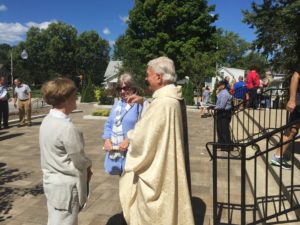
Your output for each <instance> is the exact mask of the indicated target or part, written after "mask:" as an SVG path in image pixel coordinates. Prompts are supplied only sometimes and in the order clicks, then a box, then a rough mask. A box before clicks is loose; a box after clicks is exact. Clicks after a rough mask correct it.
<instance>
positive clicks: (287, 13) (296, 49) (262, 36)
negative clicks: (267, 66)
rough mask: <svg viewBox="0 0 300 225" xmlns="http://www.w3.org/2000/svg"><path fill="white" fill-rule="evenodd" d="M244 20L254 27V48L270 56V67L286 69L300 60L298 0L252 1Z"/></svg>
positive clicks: (289, 68)
mask: <svg viewBox="0 0 300 225" xmlns="http://www.w3.org/2000/svg"><path fill="white" fill-rule="evenodd" d="M243 13H244V22H245V23H247V24H249V25H250V27H252V28H255V29H256V34H257V38H256V40H255V41H254V47H255V48H256V49H258V50H260V51H262V52H263V54H265V55H267V56H268V57H270V58H271V62H272V64H273V65H274V68H276V69H277V70H285V71H289V70H291V68H293V65H294V64H295V62H296V61H297V60H298V61H299V60H300V22H299V21H300V1H299V0H265V1H263V3H261V4H257V3H255V2H253V3H252V10H251V11H249V10H246V11H244V12H243Z"/></svg>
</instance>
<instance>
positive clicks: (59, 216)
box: [47, 189, 79, 225]
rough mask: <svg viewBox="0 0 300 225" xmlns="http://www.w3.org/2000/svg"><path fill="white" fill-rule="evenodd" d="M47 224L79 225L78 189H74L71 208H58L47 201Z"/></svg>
mask: <svg viewBox="0 0 300 225" xmlns="http://www.w3.org/2000/svg"><path fill="white" fill-rule="evenodd" d="M47 207H48V223H47V225H78V213H79V201H78V193H77V190H76V189H75V190H73V199H72V203H71V207H70V209H69V210H62V209H56V208H55V207H54V206H52V205H50V204H49V202H47Z"/></svg>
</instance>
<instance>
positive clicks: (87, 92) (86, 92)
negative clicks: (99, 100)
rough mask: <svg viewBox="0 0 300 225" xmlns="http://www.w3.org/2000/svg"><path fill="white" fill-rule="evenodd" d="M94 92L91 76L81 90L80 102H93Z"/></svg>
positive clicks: (94, 98) (94, 99)
mask: <svg viewBox="0 0 300 225" xmlns="http://www.w3.org/2000/svg"><path fill="white" fill-rule="evenodd" d="M95 101H96V97H95V91H94V85H93V82H92V78H91V76H88V82H87V84H86V85H85V86H84V87H83V89H82V94H81V102H95Z"/></svg>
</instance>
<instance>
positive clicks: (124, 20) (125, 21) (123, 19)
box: [119, 16, 129, 23]
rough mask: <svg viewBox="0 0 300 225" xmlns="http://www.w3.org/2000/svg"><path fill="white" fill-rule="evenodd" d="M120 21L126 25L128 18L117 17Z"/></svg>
mask: <svg viewBox="0 0 300 225" xmlns="http://www.w3.org/2000/svg"><path fill="white" fill-rule="evenodd" d="M119 18H120V20H122V22H123V23H127V21H128V20H129V17H128V16H119Z"/></svg>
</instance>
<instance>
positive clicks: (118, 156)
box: [102, 73, 143, 175]
mask: <svg viewBox="0 0 300 225" xmlns="http://www.w3.org/2000/svg"><path fill="white" fill-rule="evenodd" d="M117 91H118V93H119V99H118V100H117V101H115V104H114V105H113V107H112V109H111V112H110V115H109V118H108V119H107V121H106V123H105V125H104V132H103V135H102V138H103V139H104V146H103V149H104V150H105V151H106V155H105V161H104V169H105V172H107V173H108V174H111V175H121V174H122V172H123V169H124V166H125V157H126V152H127V149H128V146H129V140H128V138H127V132H128V131H129V130H131V129H133V128H134V126H135V124H136V122H137V121H138V119H139V118H140V115H141V112H142V108H143V106H142V105H140V104H138V103H133V104H132V103H131V104H129V103H128V102H127V100H128V98H129V96H132V95H133V94H136V92H137V87H136V84H135V82H134V80H133V78H132V76H131V74H129V73H124V74H122V75H121V76H120V78H119V80H118V88H117Z"/></svg>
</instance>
